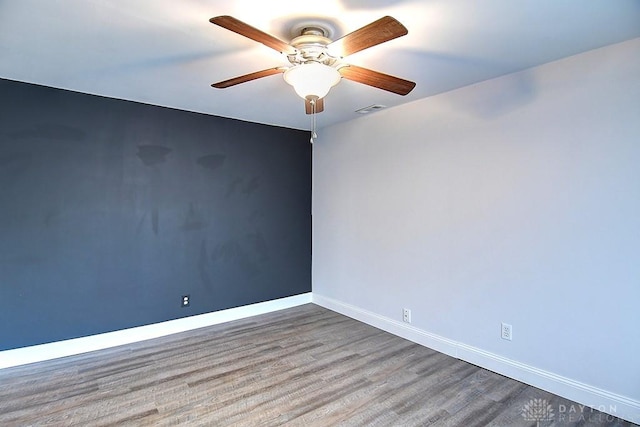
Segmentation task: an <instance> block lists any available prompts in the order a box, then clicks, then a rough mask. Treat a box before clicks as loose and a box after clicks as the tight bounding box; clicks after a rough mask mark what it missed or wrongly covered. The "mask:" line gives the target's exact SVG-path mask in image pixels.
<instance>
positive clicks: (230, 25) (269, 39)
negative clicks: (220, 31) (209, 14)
mask: <svg viewBox="0 0 640 427" xmlns="http://www.w3.org/2000/svg"><path fill="white" fill-rule="evenodd" d="M209 22H211V23H212V24H216V25H219V26H221V27H222V28H226V29H227V30H229V31H233V32H234V33H237V34H240V35H241V36H245V37H247V38H250V39H251V40H254V41H257V42H258V43H262V44H263V45H265V46H268V47H270V48H271V49H274V50H277V51H278V52H282V53H286V54H287V55H293V54H295V53H296V52H297V50H296V48H295V47H293V46H291V45H290V44H289V43H285V42H283V41H282V40H280V39H278V38H276V37H274V36H272V35H271V34H267V33H265V32H264V31H260V30H259V29H257V28H255V27H252V26H251V25H249V24H245V23H244V22H242V21H240V20H238V19H236V18H234V17H233V16H228V15H223V16H216V17H213V18H211V19H209Z"/></svg>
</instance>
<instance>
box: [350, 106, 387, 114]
mask: <svg viewBox="0 0 640 427" xmlns="http://www.w3.org/2000/svg"><path fill="white" fill-rule="evenodd" d="M383 108H387V106H386V105H381V104H373V105H369V106H368V107H364V108H361V109H359V110H356V113H358V114H369V113H373V112H374V111H378V110H382V109H383Z"/></svg>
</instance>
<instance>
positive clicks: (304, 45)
mask: <svg viewBox="0 0 640 427" xmlns="http://www.w3.org/2000/svg"><path fill="white" fill-rule="evenodd" d="M326 34H327V31H326V30H324V29H323V28H322V27H315V26H314V27H305V28H303V29H302V32H301V35H299V36H298V37H296V38H294V39H293V40H291V46H293V47H295V48H296V50H297V52H296V53H295V54H293V55H287V57H288V59H289V62H291V64H293V65H300V64H307V63H310V62H317V63H320V64H323V65H328V66H332V65H333V64H334V63H335V62H336V61H337V58H334V57H332V56H330V55H329V53H328V49H327V45H328V44H329V43H331V42H332V40H331V39H329V38H327V37H326Z"/></svg>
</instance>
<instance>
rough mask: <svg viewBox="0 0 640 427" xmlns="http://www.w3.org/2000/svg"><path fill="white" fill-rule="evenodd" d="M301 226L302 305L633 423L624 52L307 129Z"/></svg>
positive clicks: (633, 256) (636, 302) (636, 295)
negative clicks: (406, 315)
mask: <svg viewBox="0 0 640 427" xmlns="http://www.w3.org/2000/svg"><path fill="white" fill-rule="evenodd" d="M313 218H314V226H313V241H314V244H313V294H314V300H315V297H316V296H317V297H318V298H320V299H322V298H325V299H326V300H327V301H333V303H335V304H337V305H341V306H342V307H351V308H352V309H353V310H355V312H360V313H368V315H371V316H374V317H377V318H379V319H383V323H384V319H386V321H387V323H389V322H390V323H393V322H395V321H401V309H402V307H409V308H410V309H411V310H412V317H413V319H412V320H413V322H412V326H414V327H415V328H417V330H418V331H420V332H425V333H427V334H433V335H434V336H440V337H443V338H444V339H446V340H451V341H452V342H454V343H459V344H461V345H462V346H469V347H470V348H473V349H477V350H478V351H484V352H488V354H491V355H493V356H496V357H494V359H496V358H498V359H499V358H504V359H505V360H508V361H513V362H516V363H520V364H524V365H525V366H528V367H532V368H533V369H535V370H539V372H548V373H551V374H552V375H553V376H555V377H556V378H565V379H567V381H569V382H571V381H575V382H577V383H576V384H579V385H580V384H581V385H586V386H587V388H590V389H592V390H599V392H601V394H603V395H606V394H610V395H611V396H613V397H614V399H613V400H614V401H615V400H616V399H618V400H625V399H626V401H627V403H629V405H630V406H629V407H630V408H631V409H629V411H631V412H630V413H631V415H629V414H627V418H629V417H634V418H635V416H638V419H640V355H639V354H638V353H639V352H640V314H639V313H640V39H634V40H631V41H628V42H624V43H621V44H617V45H613V46H609V47H606V48H602V49H598V50H594V51H590V52H587V53H584V54H581V55H577V56H574V57H570V58H566V59H563V60H560V61H556V62H553V63H549V64H546V65H543V66H540V67H537V68H533V69H530V70H526V71H523V72H520V73H516V74H512V75H508V76H504V77H501V78H498V79H494V80H490V81H486V82H483V83H480V84H477V85H473V86H469V87H466V88H462V89H460V90H456V91H453V92H448V93H444V94H441V95H438V96H434V97H431V98H426V99H423V100H420V101H417V102H414V103H411V104H408V105H405V106H401V107H397V108H393V109H389V110H383V111H380V112H377V113H373V114H371V115H370V116H366V117H363V118H359V119H357V120H354V121H349V122H346V123H343V124H339V125H335V126H332V127H329V128H325V129H322V131H321V132H320V139H319V140H318V142H316V144H315V145H314V196H313ZM335 304H334V305H335ZM346 311H349V310H346ZM503 321H504V322H507V323H510V324H512V325H513V336H514V338H513V341H511V342H509V341H505V340H502V339H501V338H500V334H499V332H500V322H503ZM396 326H397V325H396ZM461 353H464V352H461ZM461 353H460V352H459V353H457V354H458V355H460V354H461ZM493 356H492V357H493ZM467 359H469V357H467ZM471 359H472V357H471ZM496 360H497V359H496ZM499 365H500V364H497V365H496V366H497V367H494V369H496V370H499V369H500V366H499ZM505 370H506V369H505ZM533 382H535V381H533ZM552 383H553V382H552ZM551 387H552V388H553V385H552V386H551ZM552 391H555V392H557V393H558V394H563V393H562V390H552ZM565 394H566V393H565ZM587 403H588V404H591V403H593V404H597V402H587ZM634 408H635V409H634ZM635 410H638V411H639V412H638V413H636V414H634V413H633V411H635ZM629 411H628V412H629ZM636 422H637V421H636Z"/></svg>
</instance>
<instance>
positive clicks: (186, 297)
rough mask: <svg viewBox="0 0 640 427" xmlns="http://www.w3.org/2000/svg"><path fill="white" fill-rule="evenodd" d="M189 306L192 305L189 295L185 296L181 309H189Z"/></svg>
mask: <svg viewBox="0 0 640 427" xmlns="http://www.w3.org/2000/svg"><path fill="white" fill-rule="evenodd" d="M189 305H191V297H190V296H189V295H183V296H182V303H181V307H189Z"/></svg>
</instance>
